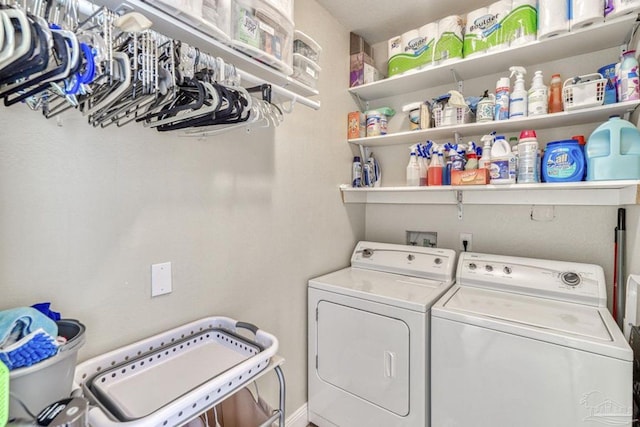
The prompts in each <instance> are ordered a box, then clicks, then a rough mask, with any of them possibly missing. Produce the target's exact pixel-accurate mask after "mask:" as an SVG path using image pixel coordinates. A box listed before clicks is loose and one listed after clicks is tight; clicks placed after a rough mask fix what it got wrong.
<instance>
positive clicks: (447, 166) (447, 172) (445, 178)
mask: <svg viewBox="0 0 640 427" xmlns="http://www.w3.org/2000/svg"><path fill="white" fill-rule="evenodd" d="M442 155H443V156H444V168H443V169H442V185H451V166H452V162H453V159H452V156H453V157H455V155H456V150H455V148H454V145H453V144H451V143H450V142H447V143H446V144H444V147H443V154H442Z"/></svg>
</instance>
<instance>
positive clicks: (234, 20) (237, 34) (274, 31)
mask: <svg viewBox="0 0 640 427" xmlns="http://www.w3.org/2000/svg"><path fill="white" fill-rule="evenodd" d="M231 39H232V45H233V47H235V48H236V49H238V50H240V51H242V52H244V53H246V54H247V55H249V56H251V57H253V58H255V59H257V60H259V61H261V62H264V63H265V64H268V65H270V66H272V67H273V68H275V69H277V70H280V71H282V72H283V73H284V74H286V75H291V74H292V73H293V68H292V66H293V22H292V21H290V20H289V19H288V18H287V17H285V16H284V15H282V14H281V13H279V12H278V11H277V10H276V9H274V8H273V7H271V6H270V5H269V4H268V3H266V2H265V1H263V0H254V1H247V0H234V4H233V7H232V13H231Z"/></svg>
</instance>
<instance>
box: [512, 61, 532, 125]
mask: <svg viewBox="0 0 640 427" xmlns="http://www.w3.org/2000/svg"><path fill="white" fill-rule="evenodd" d="M509 71H511V77H513V76H514V75H515V76H516V83H515V84H514V86H513V91H512V92H511V95H510V96H509V118H510V119H518V118H523V117H527V105H528V100H527V97H528V93H527V90H526V89H525V88H524V75H525V74H526V73H527V70H526V69H525V68H524V67H520V66H513V67H509Z"/></svg>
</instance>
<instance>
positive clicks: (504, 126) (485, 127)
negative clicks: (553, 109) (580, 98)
mask: <svg viewBox="0 0 640 427" xmlns="http://www.w3.org/2000/svg"><path fill="white" fill-rule="evenodd" d="M638 105H640V101H626V102H619V103H616V104H607V105H601V106H598V107H591V108H584V109H581V110H574V111H563V112H561V113H554V114H543V115H541V116H535V117H527V118H524V119H514V120H500V121H494V122H485V123H468V124H462V125H454V126H441V127H437V128H430V129H424V130H414V131H407V132H398V133H391V134H387V135H380V136H372V137H368V138H355V139H349V140H348V141H349V143H351V144H356V145H364V146H367V147H381V146H386V145H403V144H404V145H411V144H415V143H416V142H421V141H426V140H428V139H443V138H452V137H453V134H454V133H455V132H457V133H458V134H459V135H460V136H463V137H469V136H477V135H484V134H487V133H489V132H492V131H494V130H495V131H497V132H500V133H504V132H520V131H521V130H522V129H535V130H539V129H551V128H557V127H564V126H572V125H581V124H586V123H593V122H598V121H603V122H604V121H605V120H607V118H609V116H612V115H620V116H623V115H624V114H626V113H629V112H632V111H633V110H635V109H636V108H637V107H638Z"/></svg>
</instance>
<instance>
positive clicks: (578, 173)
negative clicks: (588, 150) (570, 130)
mask: <svg viewBox="0 0 640 427" xmlns="http://www.w3.org/2000/svg"><path fill="white" fill-rule="evenodd" d="M584 169H585V161H584V153H583V151H582V148H580V144H579V143H578V141H577V140H575V139H568V140H563V141H553V142H549V143H547V148H546V149H545V151H544V156H543V158H542V179H543V180H544V181H545V182H577V181H582V178H583V177H584Z"/></svg>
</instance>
